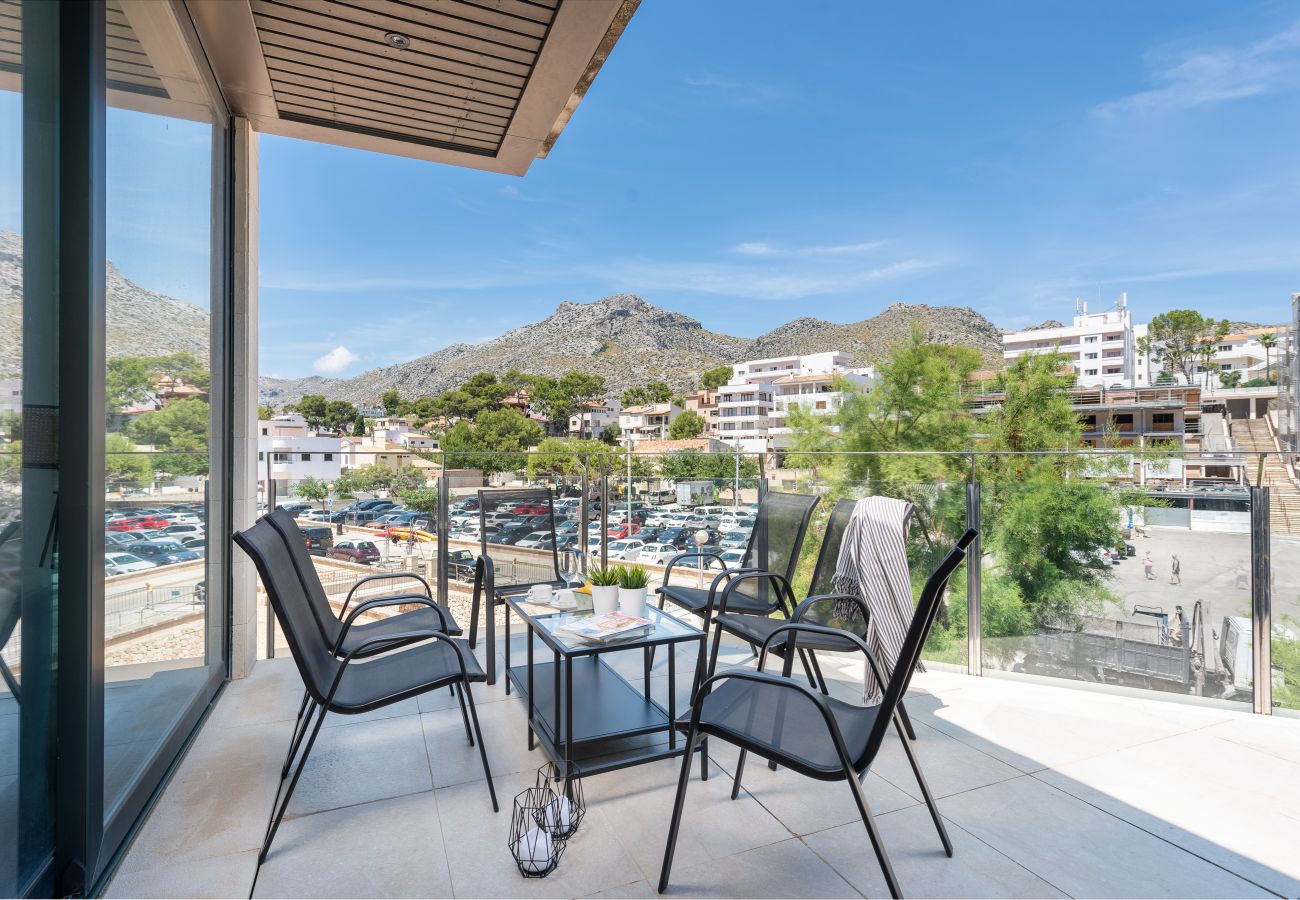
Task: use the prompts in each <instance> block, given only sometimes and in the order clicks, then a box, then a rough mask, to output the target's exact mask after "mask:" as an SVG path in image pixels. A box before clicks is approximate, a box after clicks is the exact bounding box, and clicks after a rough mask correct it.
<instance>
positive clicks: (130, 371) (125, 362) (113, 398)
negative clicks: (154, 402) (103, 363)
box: [104, 356, 156, 412]
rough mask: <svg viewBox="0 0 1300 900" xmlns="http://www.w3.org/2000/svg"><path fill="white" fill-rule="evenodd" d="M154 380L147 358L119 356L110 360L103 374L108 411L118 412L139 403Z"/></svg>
mask: <svg viewBox="0 0 1300 900" xmlns="http://www.w3.org/2000/svg"><path fill="white" fill-rule="evenodd" d="M155 380H156V377H155V375H154V374H153V371H152V369H151V368H150V365H149V359H148V358H147V357H143V356H121V357H117V358H116V359H110V360H109V361H108V368H107V369H106V370H105V372H104V388H105V393H106V394H107V395H108V408H109V411H110V412H120V411H121V410H123V409H125V408H126V407H128V406H131V405H132V404H134V403H139V402H140V401H141V400H143V399H144V398H145V396H146V395H147V394H148V393H149V389H150V388H152V387H153V384H154V381H155Z"/></svg>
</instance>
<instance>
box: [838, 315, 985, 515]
mask: <svg viewBox="0 0 1300 900" xmlns="http://www.w3.org/2000/svg"><path fill="white" fill-rule="evenodd" d="M981 362H982V360H981V358H980V355H979V353H978V351H976V350H974V349H973V348H971V347H954V346H949V345H946V344H928V343H926V342H925V339H924V335H923V334H922V333H921V332H920V331H914V332H913V333H912V335H911V337H910V339H909V340H908V341H907V342H906V343H904V344H902V345H901V346H899V347H896V348H895V349H894V351H893V353H892V354H891V356H890V358H889V360H888V361H887V362H885V363H884V364H883V365H881V366H880V368H879V381H878V383H877V384H876V385H875V387H873V388H872V389H871V390H870V391H866V392H864V391H862V390H861V389H860V388H859V387H857V386H855V385H852V384H848V383H845V384H843V385H842V389H843V391H844V402H843V404H842V405H841V407H840V409H839V411H838V412H837V413H836V415H835V418H836V422H837V424H838V425H839V426H840V433H841V437H840V449H842V450H852V451H869V452H876V453H878V452H880V451H899V450H901V451H924V452H925V454H926V455H920V456H894V457H882V456H855V457H845V461H844V463H843V464H842V465H841V466H840V467H839V468H840V472H841V475H842V477H843V478H844V479H846V480H847V481H850V482H862V481H869V482H873V483H879V486H880V487H881V488H882V490H881V491H878V492H886V493H887V491H884V490H883V488H885V487H887V486H889V485H893V486H895V487H896V488H897V487H899V486H903V485H910V484H920V483H924V482H933V481H940V480H946V479H952V478H956V477H960V475H961V473H962V469H963V466H964V460H961V459H960V457H958V456H956V455H953V452H954V451H955V452H960V451H962V450H967V449H969V448H970V447H971V445H972V437H971V436H972V434H973V433H974V426H973V422H972V421H971V417H970V415H969V413H968V411H967V410H966V407H965V404H964V402H963V397H962V388H963V385H964V384H965V382H966V381H967V379H968V378H969V377H970V375H971V373H972V372H974V371H975V370H976V369H978V368H979V366H980V364H981Z"/></svg>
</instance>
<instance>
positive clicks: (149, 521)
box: [105, 516, 171, 531]
mask: <svg viewBox="0 0 1300 900" xmlns="http://www.w3.org/2000/svg"><path fill="white" fill-rule="evenodd" d="M170 524H171V522H169V521H167V520H166V519H162V518H159V517H158V516H136V517H135V518H133V519H121V520H120V521H117V522H113V523H112V524H111V525H106V526H105V528H106V530H108V531H144V530H146V529H151V528H166V527H167V526H168V525H170Z"/></svg>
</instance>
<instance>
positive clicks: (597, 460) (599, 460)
mask: <svg viewBox="0 0 1300 900" xmlns="http://www.w3.org/2000/svg"><path fill="white" fill-rule="evenodd" d="M622 463H623V454H622V453H620V452H619V451H618V450H616V449H614V448H612V447H610V446H609V445H608V444H605V443H602V442H601V441H578V440H572V441H562V440H559V439H557V438H546V439H545V440H544V441H542V442H541V443H540V444H538V445H537V449H536V451H535V452H533V453H530V454H528V476H529V477H530V478H537V477H545V476H560V477H565V478H573V477H576V476H578V475H581V474H582V470H583V467H584V466H586V467H587V472H588V474H589V475H590V476H592V477H597V476H600V475H614V474H618V473H620V472H622V471H624V470H623V466H622Z"/></svg>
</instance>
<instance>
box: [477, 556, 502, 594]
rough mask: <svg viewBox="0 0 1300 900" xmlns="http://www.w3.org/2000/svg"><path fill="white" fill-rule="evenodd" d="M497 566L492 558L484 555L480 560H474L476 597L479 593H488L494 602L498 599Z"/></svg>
mask: <svg viewBox="0 0 1300 900" xmlns="http://www.w3.org/2000/svg"><path fill="white" fill-rule="evenodd" d="M496 578H497V573H496V564H495V563H494V562H492V557H490V556H488V555H487V553H483V554H482V555H481V556H479V558H478V559H476V560H474V595H475V596H478V594H479V591H482V590H485V589H486V591H487V595H488V596H489V597H491V598H493V599H494V600H495V599H496Z"/></svg>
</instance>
